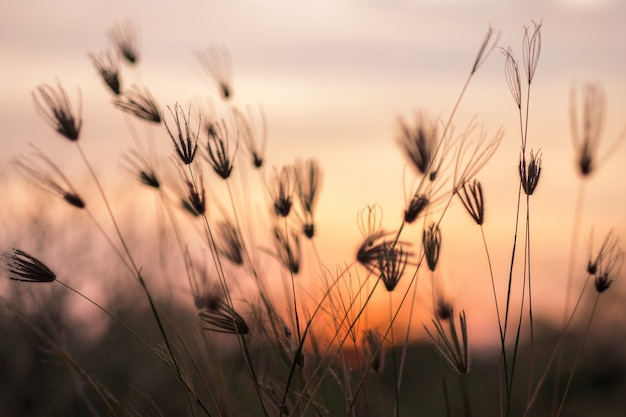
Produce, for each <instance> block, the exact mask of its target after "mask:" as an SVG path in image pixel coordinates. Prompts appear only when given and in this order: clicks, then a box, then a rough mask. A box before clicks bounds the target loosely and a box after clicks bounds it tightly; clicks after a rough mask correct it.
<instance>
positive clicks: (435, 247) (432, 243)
mask: <svg viewBox="0 0 626 417" xmlns="http://www.w3.org/2000/svg"><path fill="white" fill-rule="evenodd" d="M422 243H423V245H424V256H425V257H426V263H427V264H428V269H430V270H431V271H432V272H434V271H435V268H436V267H437V262H439V254H440V253H441V230H439V225H438V224H436V223H432V224H431V225H430V226H429V227H428V229H424V233H423V234H422Z"/></svg>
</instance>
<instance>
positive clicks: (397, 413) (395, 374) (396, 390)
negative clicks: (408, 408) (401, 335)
mask: <svg viewBox="0 0 626 417" xmlns="http://www.w3.org/2000/svg"><path fill="white" fill-rule="evenodd" d="M392 294H393V293H392V292H391V291H389V328H390V329H389V333H390V341H391V365H392V366H393V391H394V395H395V397H396V404H395V407H394V410H395V413H394V415H395V416H396V417H400V393H399V387H398V370H397V363H396V351H395V345H394V341H393V297H392Z"/></svg>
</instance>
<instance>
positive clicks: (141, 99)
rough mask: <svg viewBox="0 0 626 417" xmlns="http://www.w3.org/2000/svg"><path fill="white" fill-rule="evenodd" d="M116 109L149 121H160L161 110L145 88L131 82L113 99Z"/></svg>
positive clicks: (157, 122)
mask: <svg viewBox="0 0 626 417" xmlns="http://www.w3.org/2000/svg"><path fill="white" fill-rule="evenodd" d="M113 105H114V106H115V107H117V108H118V109H120V110H122V111H124V112H126V113H129V114H132V115H133V116H135V117H137V118H139V119H141V120H145V121H147V122H150V123H156V124H159V123H161V120H162V119H161V110H160V109H159V105H158V104H157V102H156V100H155V99H154V97H152V94H150V91H149V90H148V89H147V88H144V89H143V90H142V89H140V88H139V87H138V86H137V85H135V84H133V85H131V86H130V88H127V89H126V90H124V91H123V92H122V94H120V95H119V96H117V97H116V98H115V99H114V100H113Z"/></svg>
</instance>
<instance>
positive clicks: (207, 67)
mask: <svg viewBox="0 0 626 417" xmlns="http://www.w3.org/2000/svg"><path fill="white" fill-rule="evenodd" d="M196 58H197V59H198V61H199V62H200V66H201V67H202V69H203V70H204V72H205V73H206V74H207V75H208V76H209V77H211V78H213V80H214V81H215V83H216V85H217V88H218V91H219V93H220V96H221V97H222V99H223V100H229V99H230V98H231V97H232V95H233V87H232V79H233V65H232V62H231V58H230V54H229V53H228V50H227V49H225V48H220V47H217V46H211V47H209V48H208V49H207V50H205V51H201V52H197V53H196Z"/></svg>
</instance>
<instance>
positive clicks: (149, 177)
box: [122, 149, 161, 189]
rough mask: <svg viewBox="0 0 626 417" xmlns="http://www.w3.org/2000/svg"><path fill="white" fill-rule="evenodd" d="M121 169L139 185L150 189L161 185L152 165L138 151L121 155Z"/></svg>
mask: <svg viewBox="0 0 626 417" xmlns="http://www.w3.org/2000/svg"><path fill="white" fill-rule="evenodd" d="M122 163H123V168H124V170H126V171H127V172H129V173H130V174H131V175H132V176H133V178H135V179H137V180H138V181H139V182H140V183H142V184H144V185H147V186H148V187H152V188H157V189H158V188H160V187H161V183H160V181H159V178H158V177H157V175H156V173H155V171H154V168H153V167H152V164H151V163H150V162H148V160H147V159H146V158H144V157H143V156H142V155H141V154H140V153H139V151H138V150H136V149H130V150H129V151H128V152H126V153H125V154H123V155H122Z"/></svg>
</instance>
